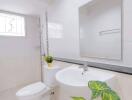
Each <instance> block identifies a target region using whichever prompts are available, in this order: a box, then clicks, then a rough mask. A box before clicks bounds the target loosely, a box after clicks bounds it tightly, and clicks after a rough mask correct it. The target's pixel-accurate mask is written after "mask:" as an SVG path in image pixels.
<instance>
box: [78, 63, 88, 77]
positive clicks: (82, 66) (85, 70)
mask: <svg viewBox="0 0 132 100" xmlns="http://www.w3.org/2000/svg"><path fill="white" fill-rule="evenodd" d="M79 68H82V69H83V72H82V75H84V73H85V72H87V71H88V65H87V63H84V65H81V66H79Z"/></svg>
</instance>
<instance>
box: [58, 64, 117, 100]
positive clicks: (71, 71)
mask: <svg viewBox="0 0 132 100" xmlns="http://www.w3.org/2000/svg"><path fill="white" fill-rule="evenodd" d="M82 72H83V69H81V68H79V65H72V66H70V67H67V68H65V69H62V70H60V71H59V72H57V74H56V80H57V82H58V84H59V89H58V98H57V100H72V99H71V97H72V96H77V97H78V96H79V97H85V98H87V99H86V100H91V99H90V98H91V90H90V89H89V88H88V81H90V80H99V81H103V82H106V83H107V84H108V85H109V86H110V87H112V89H116V88H115V87H116V85H115V83H117V82H116V80H115V78H114V77H115V75H114V74H112V73H107V72H105V71H102V70H98V69H94V68H89V70H88V71H87V72H86V73H84V74H83V75H82ZM99 100H101V99H99Z"/></svg>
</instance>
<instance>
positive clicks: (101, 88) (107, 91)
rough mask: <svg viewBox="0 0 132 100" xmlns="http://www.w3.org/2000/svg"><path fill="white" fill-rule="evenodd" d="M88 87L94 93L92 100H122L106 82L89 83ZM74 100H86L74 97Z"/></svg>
mask: <svg viewBox="0 0 132 100" xmlns="http://www.w3.org/2000/svg"><path fill="white" fill-rule="evenodd" d="M88 87H89V88H90V90H91V91H92V96H91V100H95V99H97V98H98V97H101V100H120V97H119V96H118V94H117V93H116V92H115V91H113V90H112V89H111V88H110V87H109V86H108V85H107V84H106V83H105V82H101V81H89V82H88ZM72 99H73V100H86V99H85V98H83V97H72Z"/></svg>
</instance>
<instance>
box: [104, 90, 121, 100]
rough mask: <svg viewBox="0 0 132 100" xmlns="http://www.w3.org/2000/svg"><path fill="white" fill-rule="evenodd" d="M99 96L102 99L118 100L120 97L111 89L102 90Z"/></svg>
mask: <svg viewBox="0 0 132 100" xmlns="http://www.w3.org/2000/svg"><path fill="white" fill-rule="evenodd" d="M101 97H102V100H120V97H119V96H118V95H117V93H116V92H114V91H112V90H107V91H104V92H103V94H102V96H101Z"/></svg>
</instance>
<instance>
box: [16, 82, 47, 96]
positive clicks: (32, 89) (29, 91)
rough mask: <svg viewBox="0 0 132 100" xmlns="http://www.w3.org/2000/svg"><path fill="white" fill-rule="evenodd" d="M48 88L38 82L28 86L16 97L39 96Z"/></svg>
mask: <svg viewBox="0 0 132 100" xmlns="http://www.w3.org/2000/svg"><path fill="white" fill-rule="evenodd" d="M45 88H46V85H45V84H44V83H42V82H37V83H34V84H31V85H28V86H26V87H24V88H22V89H21V90H19V91H18V92H17V93H16V95H17V96H29V95H34V94H37V93H39V92H41V91H43V90H44V89H45Z"/></svg>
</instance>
